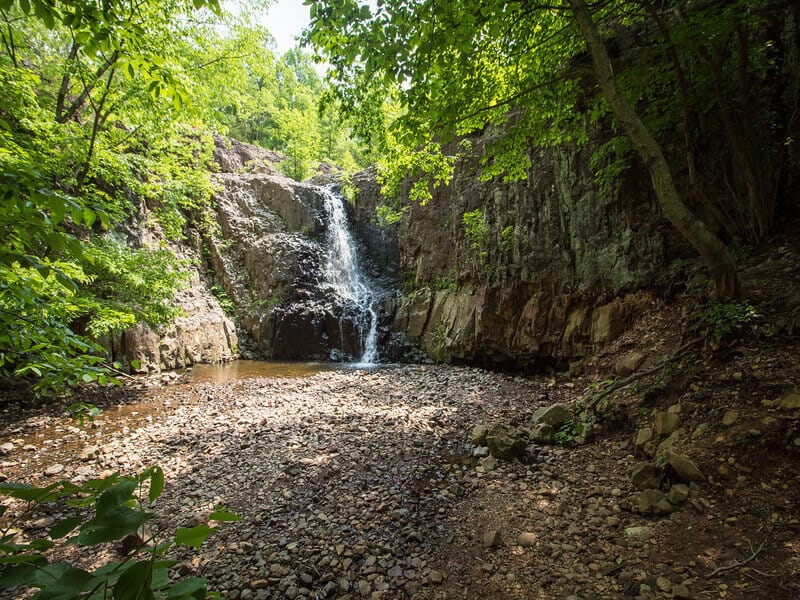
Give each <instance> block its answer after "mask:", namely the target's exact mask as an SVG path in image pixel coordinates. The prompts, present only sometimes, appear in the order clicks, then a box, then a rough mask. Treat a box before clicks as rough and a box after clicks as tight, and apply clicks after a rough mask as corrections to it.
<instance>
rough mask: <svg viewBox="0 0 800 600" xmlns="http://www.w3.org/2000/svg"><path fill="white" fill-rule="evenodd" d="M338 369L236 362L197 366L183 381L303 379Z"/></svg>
mask: <svg viewBox="0 0 800 600" xmlns="http://www.w3.org/2000/svg"><path fill="white" fill-rule="evenodd" d="M336 368H337V365H332V364H327V363H306V362H270V361H264V360H235V361H233V362H229V363H225V364H221V365H195V366H194V367H192V368H191V369H187V370H186V372H185V373H184V376H183V380H184V381H186V382H188V383H228V382H231V381H236V380H238V379H255V378H257V377H264V378H301V377H311V376H312V375H316V374H317V373H322V372H324V371H333V370H334V369H336Z"/></svg>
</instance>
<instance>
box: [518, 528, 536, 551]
mask: <svg viewBox="0 0 800 600" xmlns="http://www.w3.org/2000/svg"><path fill="white" fill-rule="evenodd" d="M537 538H538V536H537V535H536V534H535V533H533V532H530V531H525V532H523V533H520V534H519V537H518V538H517V545H518V546H522V547H523V548H532V547H534V546H535V545H536V540H537Z"/></svg>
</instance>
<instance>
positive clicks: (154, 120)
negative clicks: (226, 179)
mask: <svg viewBox="0 0 800 600" xmlns="http://www.w3.org/2000/svg"><path fill="white" fill-rule="evenodd" d="M259 8H263V6H261V5H252V4H251V5H250V6H249V7H248V8H247V9H244V8H242V9H241V10H239V11H237V13H236V14H231V13H226V12H224V11H223V10H222V9H221V7H220V5H219V3H218V2H217V0H191V1H190V0H169V1H167V2H161V1H158V2H156V1H154V0H147V1H144V2H142V1H134V0H114V1H107V0H104V1H100V0H94V1H89V2H84V1H80V2H78V1H75V0H63V1H62V0H34V1H32V2H30V1H28V0H4V1H2V2H0V42H1V44H0V85H1V86H2V89H3V95H4V99H3V104H2V106H0V194H2V195H1V196H0V198H1V200H0V201H1V202H2V207H0V377H8V376H30V377H32V378H34V379H35V380H37V381H38V382H39V383H38V384H37V385H39V386H40V387H42V388H59V387H62V386H64V385H67V384H74V383H77V382H80V381H94V380H98V381H100V382H105V381H107V380H108V379H109V375H108V374H107V370H106V368H105V367H106V366H108V365H105V364H104V363H105V362H106V358H105V357H106V353H105V351H104V350H103V348H102V347H101V345H100V344H99V343H98V342H99V341H102V340H103V338H104V336H107V335H108V334H111V333H113V332H115V331H120V330H122V329H124V328H126V327H129V326H131V325H133V324H134V323H135V322H138V321H145V322H147V323H150V324H151V325H159V324H161V323H165V322H168V321H170V320H171V319H173V318H174V317H175V316H177V312H178V311H177V310H176V309H175V308H174V307H173V306H172V304H171V300H172V296H173V294H174V293H175V291H176V289H178V288H179V287H180V286H181V285H183V284H184V279H185V277H186V275H185V269H184V265H182V264H181V262H180V261H178V260H177V259H176V258H175V257H174V255H173V253H172V252H171V251H170V249H169V248H168V246H167V245H166V242H165V243H164V244H163V245H161V246H153V245H152V244H150V245H148V244H144V243H142V242H141V240H136V239H130V236H126V235H125V234H124V228H123V227H122V225H123V224H124V223H126V222H129V221H130V220H137V219H139V220H140V219H142V218H143V217H144V218H146V219H148V220H149V221H150V223H149V225H151V226H153V227H156V228H159V229H161V230H162V231H163V232H164V233H165V235H166V238H167V239H168V240H176V239H180V237H181V236H182V235H183V233H184V228H185V226H186V221H187V217H189V216H192V218H193V219H195V220H196V221H197V222H198V223H201V224H204V225H203V226H204V227H207V228H210V227H213V226H214V224H213V220H212V219H210V218H208V217H204V216H203V215H207V214H208V210H209V208H210V206H211V197H212V194H213V191H214V183H213V179H212V177H211V171H212V165H211V154H212V151H213V146H214V139H213V134H215V133H219V134H229V135H233V136H235V137H237V138H238V139H240V140H243V141H247V142H254V143H258V144H261V145H263V146H265V147H267V148H270V149H273V150H277V151H280V152H283V153H284V154H285V156H286V159H285V160H283V161H282V162H281V163H280V165H279V168H282V169H283V170H284V171H285V172H286V174H288V175H290V176H292V177H295V178H297V179H304V178H306V177H308V176H309V175H310V174H311V173H312V172H313V170H314V169H315V168H316V165H317V164H318V163H319V162H321V161H326V162H329V163H332V164H338V165H343V166H344V168H346V169H350V170H354V169H357V168H359V167H361V166H363V165H365V164H366V162H368V160H369V157H368V156H365V155H364V154H363V153H362V151H361V150H360V148H359V146H358V144H356V143H355V142H353V141H352V136H351V133H350V126H349V125H348V123H346V122H345V121H343V120H342V119H341V118H339V114H338V112H337V110H336V107H335V106H330V105H329V106H328V107H327V110H326V111H322V112H321V111H320V106H319V97H320V96H321V91H322V82H321V80H320V77H319V76H318V74H317V72H316V71H315V69H314V68H313V65H312V62H311V59H310V56H309V54H308V53H307V52H304V51H301V50H299V49H295V50H291V51H289V52H287V53H286V54H285V55H283V56H277V55H276V54H275V53H274V52H273V50H272V47H273V40H272V36H271V35H270V33H269V31H268V29H267V28H266V27H265V26H263V25H261V24H259V23H258V20H257V19H256V18H255V16H256V15H254V13H253V11H257V10H258V9H259Z"/></svg>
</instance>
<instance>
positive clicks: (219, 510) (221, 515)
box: [208, 506, 243, 522]
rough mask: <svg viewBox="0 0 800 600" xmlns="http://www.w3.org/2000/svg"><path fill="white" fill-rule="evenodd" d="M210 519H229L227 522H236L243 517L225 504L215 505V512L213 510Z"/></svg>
mask: <svg viewBox="0 0 800 600" xmlns="http://www.w3.org/2000/svg"><path fill="white" fill-rule="evenodd" d="M208 520H209V521H227V522H235V521H242V520H243V519H242V517H240V516H239V515H237V514H236V513H235V512H231V511H229V510H228V509H227V508H225V507H224V506H215V507H214V512H212V513H211V514H210V515H209V517H208Z"/></svg>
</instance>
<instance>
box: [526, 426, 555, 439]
mask: <svg viewBox="0 0 800 600" xmlns="http://www.w3.org/2000/svg"><path fill="white" fill-rule="evenodd" d="M530 439H531V441H532V442H534V443H536V444H553V443H555V441H556V430H555V429H553V427H552V426H551V425H548V424H547V423H536V424H535V425H534V426H533V427H532V428H531V435H530Z"/></svg>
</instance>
